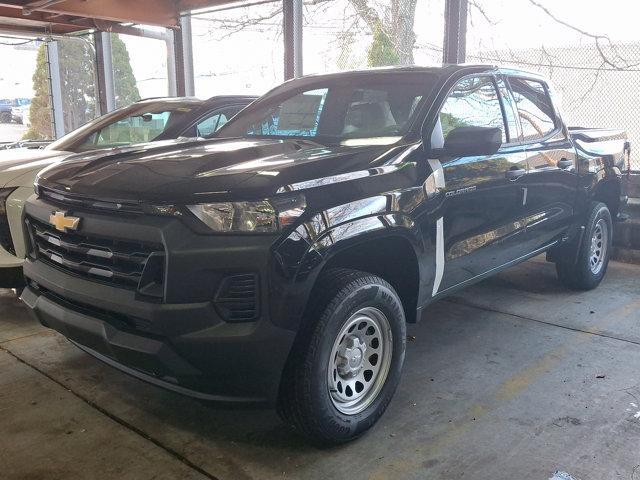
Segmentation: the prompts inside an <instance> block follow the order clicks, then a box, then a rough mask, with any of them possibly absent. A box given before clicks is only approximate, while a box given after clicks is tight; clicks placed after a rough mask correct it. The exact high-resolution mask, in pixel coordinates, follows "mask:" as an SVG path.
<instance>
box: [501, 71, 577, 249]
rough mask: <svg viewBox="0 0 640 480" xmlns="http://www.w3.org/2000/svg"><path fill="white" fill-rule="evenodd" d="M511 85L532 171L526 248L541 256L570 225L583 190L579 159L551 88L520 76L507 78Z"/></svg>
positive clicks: (526, 182) (527, 188) (527, 197)
mask: <svg viewBox="0 0 640 480" xmlns="http://www.w3.org/2000/svg"><path fill="white" fill-rule="evenodd" d="M508 83H509V85H510V87H511V91H512V94H513V99H514V101H515V105H516V110H517V113H518V119H519V122H520V125H521V128H522V140H523V146H524V149H525V152H526V157H527V165H528V169H529V174H528V175H526V176H525V177H524V178H523V179H522V181H521V184H522V186H523V187H524V188H525V191H526V195H525V198H524V209H525V216H526V219H527V235H526V245H527V249H528V250H530V251H536V250H538V249H542V248H544V247H545V246H547V245H548V244H550V243H552V242H554V241H555V240H557V239H559V238H561V237H562V236H563V235H564V234H565V233H566V231H567V230H568V228H569V226H570V224H571V220H572V216H573V213H574V205H575V202H576V195H577V189H578V176H577V174H576V170H575V165H576V154H575V150H574V148H573V144H572V143H571V140H570V139H569V136H568V132H567V131H566V129H565V127H564V125H563V123H562V120H561V118H560V116H559V115H558V113H557V111H556V109H555V108H554V104H553V102H552V95H551V94H550V91H549V88H548V85H546V83H544V82H543V81H541V80H539V79H535V78H526V77H516V76H510V77H508Z"/></svg>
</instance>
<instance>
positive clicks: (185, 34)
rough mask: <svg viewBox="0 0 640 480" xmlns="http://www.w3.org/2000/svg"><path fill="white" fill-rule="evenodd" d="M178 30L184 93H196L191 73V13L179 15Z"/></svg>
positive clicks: (190, 94) (192, 94)
mask: <svg viewBox="0 0 640 480" xmlns="http://www.w3.org/2000/svg"><path fill="white" fill-rule="evenodd" d="M180 32H181V33H182V35H181V36H182V60H183V68H184V94H185V95H187V96H190V97H192V96H194V95H195V94H196V88H195V76H194V73H193V36H192V34H191V15H184V16H182V17H180Z"/></svg>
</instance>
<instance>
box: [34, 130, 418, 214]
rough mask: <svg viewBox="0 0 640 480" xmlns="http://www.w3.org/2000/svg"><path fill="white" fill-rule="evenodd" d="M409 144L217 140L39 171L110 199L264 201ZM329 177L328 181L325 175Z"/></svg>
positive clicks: (71, 189)
mask: <svg viewBox="0 0 640 480" xmlns="http://www.w3.org/2000/svg"><path fill="white" fill-rule="evenodd" d="M403 149H406V147H398V146H389V145H374V146H371V145H368V146H359V147H344V146H336V147H326V146H322V145H319V144H317V143H313V142H308V141H300V140H249V139H216V140H212V141H207V142H200V143H197V144H196V143H191V144H182V145H173V146H172V147H167V148H161V149H157V148H155V149H152V150H150V151H146V150H138V151H127V152H122V153H119V154H116V155H110V156H107V157H105V156H104V155H100V154H99V153H98V152H96V153H93V154H90V155H80V156H78V155H76V156H74V157H72V158H70V159H68V160H67V161H65V162H63V163H60V164H58V165H56V166H54V167H51V168H48V169H46V170H45V171H43V172H41V173H40V174H39V178H38V185H39V186H41V187H44V188H49V189H52V190H55V191H58V192H62V193H65V194H67V195H75V196H80V197H85V198H93V199H99V200H104V201H109V200H111V201H141V202H155V203H163V204H166V203H185V202H194V201H200V202H202V201H206V199H208V198H214V199H223V198H224V199H233V198H243V199H253V198H256V199H257V198H266V197H269V196H271V195H274V194H276V193H278V192H279V191H288V190H295V189H304V188H307V187H308V188H311V187H313V186H317V185H318V184H327V183H331V181H332V180H331V179H335V176H336V175H342V174H347V173H349V172H358V171H359V172H363V171H364V172H367V171H368V170H369V169H373V168H375V167H376V166H379V165H380V163H381V162H382V163H384V159H385V158H389V155H392V156H393V155H395V153H394V152H397V151H398V150H403ZM323 179H324V180H323Z"/></svg>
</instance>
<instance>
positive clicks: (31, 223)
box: [27, 217, 164, 290]
mask: <svg viewBox="0 0 640 480" xmlns="http://www.w3.org/2000/svg"><path fill="white" fill-rule="evenodd" d="M27 225H28V227H29V236H30V240H31V243H32V247H33V253H34V254H35V256H36V257H37V258H38V260H41V261H42V262H44V263H47V264H49V265H51V266H54V267H56V268H59V269H62V270H65V271H67V272H69V273H72V274H75V275H78V276H82V277H87V278H90V279H92V280H96V281H100V282H103V283H107V284H110V285H114V286H118V287H124V288H128V289H132V290H135V289H136V288H138V284H139V283H140V279H141V278H142V273H143V271H144V268H145V265H146V263H147V260H148V259H149V257H150V256H151V255H152V254H155V255H156V256H157V255H163V254H164V249H163V248H162V245H155V244H149V243H144V242H136V241H131V240H120V239H116V238H105V237H97V236H91V235H82V234H79V233H70V232H64V233H63V232H60V231H58V230H56V229H55V228H53V227H52V226H51V225H48V224H46V223H43V222H40V221H38V220H36V219H34V218H31V217H29V218H27Z"/></svg>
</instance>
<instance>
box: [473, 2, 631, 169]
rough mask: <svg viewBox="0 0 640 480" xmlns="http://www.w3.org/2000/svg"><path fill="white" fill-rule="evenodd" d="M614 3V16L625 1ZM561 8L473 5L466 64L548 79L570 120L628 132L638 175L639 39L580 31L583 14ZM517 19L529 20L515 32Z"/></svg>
mask: <svg viewBox="0 0 640 480" xmlns="http://www.w3.org/2000/svg"><path fill="white" fill-rule="evenodd" d="M611 3H612V4H611V6H610V7H611V9H612V10H614V11H615V9H616V8H617V7H616V5H617V4H620V5H619V7H620V8H622V7H623V5H622V3H621V2H620V1H619V0H611ZM562 7H563V5H560V4H558V3H552V2H544V3H539V2H533V1H531V0H509V2H505V1H502V2H501V1H499V0H498V1H496V0H492V1H489V0H484V1H480V0H470V4H469V19H468V28H467V56H466V59H467V62H469V63H483V64H487V63H488V64H495V65H499V66H504V67H514V68H518V69H521V70H527V71H531V72H535V73H539V74H541V75H544V76H545V77H547V78H549V79H550V80H551V83H552V84H553V86H554V89H555V91H556V92H557V93H558V94H559V95H558V96H559V98H560V102H561V104H562V105H561V106H562V112H563V117H564V120H565V122H566V123H567V124H569V125H572V126H584V127H601V128H615V129H624V130H625V131H626V132H627V134H628V136H629V139H630V141H631V144H632V150H631V151H632V156H631V168H632V169H633V170H636V171H639V170H640V116H639V115H638V107H639V106H640V105H639V104H638V94H637V92H638V91H639V89H640V42H629V41H624V40H623V39H616V38H611V37H609V36H607V35H605V34H601V33H599V32H598V31H590V30H588V29H586V28H585V27H582V26H581V24H582V23H583V22H584V21H585V20H586V19H585V18H581V16H580V15H579V11H578V12H577V13H576V12H575V11H574V12H572V14H571V15H570V14H568V13H566V12H563V9H562ZM617 11H618V12H621V11H623V10H622V9H619V10H617ZM607 12H609V9H607ZM607 12H602V15H603V16H604V17H603V18H601V23H602V25H601V26H599V28H601V29H606V25H607V24H608V19H607V18H605V17H606V15H607ZM516 15H517V16H518V17H519V18H521V19H522V18H526V19H528V20H527V22H526V23H520V24H519V26H518V27H517V28H516V27H515V25H514V22H513V19H514V18H516ZM593 28H594V29H595V28H597V27H593ZM607 33H610V34H611V35H616V34H617V33H619V32H616V31H611V30H610V29H609V30H607ZM634 145H637V146H638V147H639V148H633V147H634Z"/></svg>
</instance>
